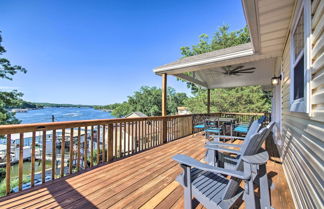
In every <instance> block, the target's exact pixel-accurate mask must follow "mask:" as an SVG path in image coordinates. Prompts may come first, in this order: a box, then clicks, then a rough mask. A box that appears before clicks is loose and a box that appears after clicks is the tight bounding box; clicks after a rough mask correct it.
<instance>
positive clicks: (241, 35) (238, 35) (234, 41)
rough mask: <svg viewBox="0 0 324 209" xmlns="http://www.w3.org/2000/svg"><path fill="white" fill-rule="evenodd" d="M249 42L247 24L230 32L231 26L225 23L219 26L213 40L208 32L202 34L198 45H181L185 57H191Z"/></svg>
mask: <svg viewBox="0 0 324 209" xmlns="http://www.w3.org/2000/svg"><path fill="white" fill-rule="evenodd" d="M248 42H250V35H249V31H248V28H247V27H246V26H245V27H244V28H243V29H240V30H237V31H231V32H230V31H229V26H228V25H223V26H221V27H219V28H218V31H216V33H215V35H214V36H213V38H212V40H209V36H208V35H207V34H201V35H200V36H199V43H198V44H197V45H192V46H191V47H189V46H185V47H181V48H180V50H181V54H182V55H183V56H184V57H189V56H194V55H198V54H203V53H206V52H211V51H214V50H218V49H224V48H228V47H231V46H236V45H239V44H244V43H248Z"/></svg>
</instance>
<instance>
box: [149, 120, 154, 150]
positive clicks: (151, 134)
mask: <svg viewBox="0 0 324 209" xmlns="http://www.w3.org/2000/svg"><path fill="white" fill-rule="evenodd" d="M150 124H151V133H150V138H151V147H153V146H154V145H153V120H151V123H150Z"/></svg>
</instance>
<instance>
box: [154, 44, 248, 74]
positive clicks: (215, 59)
mask: <svg viewBox="0 0 324 209" xmlns="http://www.w3.org/2000/svg"><path fill="white" fill-rule="evenodd" d="M253 54H254V53H253V49H246V50H242V51H238V52H232V53H228V54H224V55H220V56H217V57H213V58H210V59H204V60H198V61H193V62H190V63H183V64H178V65H173V66H170V67H161V68H158V69H155V70H154V72H155V73H159V72H161V71H168V70H175V69H179V68H185V67H193V66H197V65H203V64H209V63H213V62H219V61H225V60H229V59H234V58H240V57H245V56H249V55H253Z"/></svg>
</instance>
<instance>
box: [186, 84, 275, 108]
mask: <svg viewBox="0 0 324 209" xmlns="http://www.w3.org/2000/svg"><path fill="white" fill-rule="evenodd" d="M210 97H211V99H210V105H211V112H269V111H270V110H271V103H270V102H269V98H268V96H267V94H265V93H264V92H263V91H262V89H261V88H260V86H248V87H237V88H229V89H213V90H211V91H210ZM184 105H185V106H186V107H188V108H189V110H190V111H191V112H192V113H203V112H206V106H207V92H206V91H205V90H199V92H198V93H197V94H196V96H195V97H190V98H188V99H186V100H185V102H184Z"/></svg>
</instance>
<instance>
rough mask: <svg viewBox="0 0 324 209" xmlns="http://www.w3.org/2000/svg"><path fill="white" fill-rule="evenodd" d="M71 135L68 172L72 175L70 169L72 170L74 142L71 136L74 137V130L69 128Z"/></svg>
mask: <svg viewBox="0 0 324 209" xmlns="http://www.w3.org/2000/svg"><path fill="white" fill-rule="evenodd" d="M70 131H71V133H70V163H69V172H70V174H72V169H73V145H74V140H73V135H74V133H73V132H74V129H73V128H71V130H70Z"/></svg>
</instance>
